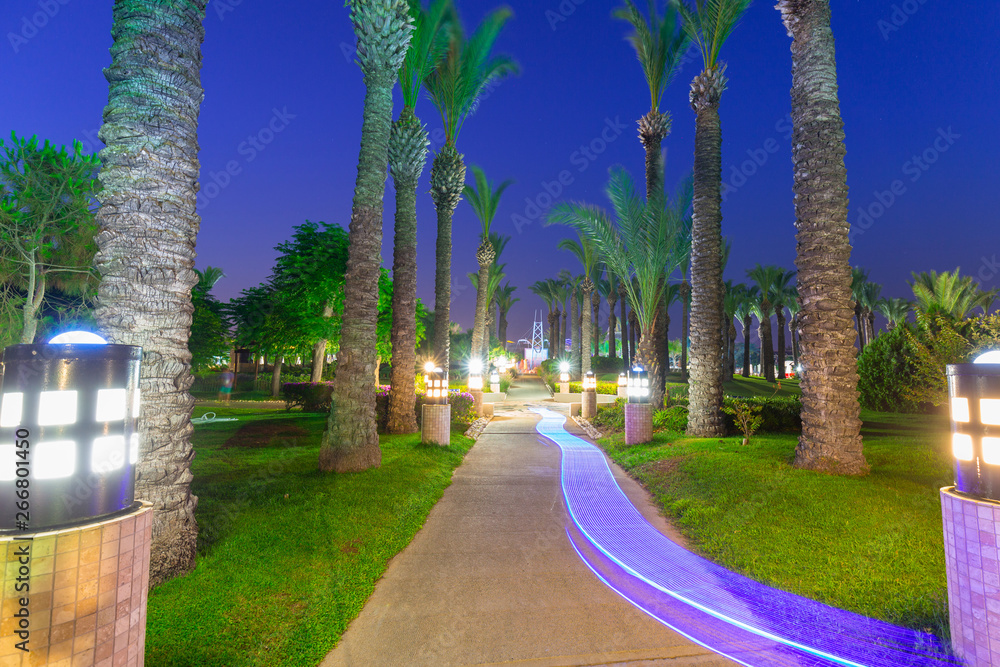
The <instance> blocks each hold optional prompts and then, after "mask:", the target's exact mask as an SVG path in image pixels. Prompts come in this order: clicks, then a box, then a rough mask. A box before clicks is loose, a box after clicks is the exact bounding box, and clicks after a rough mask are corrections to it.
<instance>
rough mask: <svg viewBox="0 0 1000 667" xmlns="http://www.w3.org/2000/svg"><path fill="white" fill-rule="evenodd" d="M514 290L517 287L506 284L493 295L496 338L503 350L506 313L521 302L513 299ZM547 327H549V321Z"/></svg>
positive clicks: (505, 347)
mask: <svg viewBox="0 0 1000 667" xmlns="http://www.w3.org/2000/svg"><path fill="white" fill-rule="evenodd" d="M516 289H517V287H515V286H513V285H511V284H510V283H509V282H508V283H505V284H504V285H503V287H500V288H499V289H498V290H497V291H496V294H495V295H494V301H495V302H496V304H497V338H498V339H499V340H500V345H502V346H503V348H504V349H505V350H506V349H507V313H509V312H510V309H511V308H512V307H513V306H514V304H515V303H517V302H518V301H520V300H521V299H519V298H515V297H514V291H515V290H516ZM549 326H550V327H551V321H550V323H549ZM550 331H551V329H550Z"/></svg>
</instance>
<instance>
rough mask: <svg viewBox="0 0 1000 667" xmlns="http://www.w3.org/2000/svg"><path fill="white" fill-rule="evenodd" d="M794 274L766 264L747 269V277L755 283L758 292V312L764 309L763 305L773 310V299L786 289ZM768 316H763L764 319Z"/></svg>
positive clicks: (768, 314) (767, 314) (766, 314)
mask: <svg viewBox="0 0 1000 667" xmlns="http://www.w3.org/2000/svg"><path fill="white" fill-rule="evenodd" d="M794 274H795V272H794V271H785V270H784V269H783V268H781V267H780V266H776V265H774V264H768V265H767V266H762V265H760V264H758V265H757V266H755V267H754V268H752V269H749V270H748V271H747V277H748V278H749V279H750V280H752V281H754V282H755V283H757V289H758V290H759V291H760V299H759V302H758V310H760V308H763V307H765V305H766V306H767V307H768V308H769V309H770V308H773V307H774V304H775V298H776V297H778V296H779V295H780V293H781V291H782V289H783V288H784V287H787V285H788V282H789V281H790V280H791V276H792V275H794ZM769 316H770V313H765V314H764V317H769Z"/></svg>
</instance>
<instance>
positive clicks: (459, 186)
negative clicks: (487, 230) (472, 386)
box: [424, 7, 517, 372]
mask: <svg viewBox="0 0 1000 667" xmlns="http://www.w3.org/2000/svg"><path fill="white" fill-rule="evenodd" d="M511 16H512V13H511V11H510V9H507V8H506V7H503V8H500V9H496V10H494V11H492V12H490V14H489V15H487V16H486V18H485V19H483V22H482V23H481V24H480V25H479V27H478V28H476V30H475V32H474V33H473V34H472V36H471V37H469V38H466V36H465V33H464V31H463V30H462V26H461V23H460V22H459V21H458V20H457V18H456V19H455V21H454V22H453V23H452V25H451V29H450V31H449V32H450V36H449V40H448V46H447V48H446V50H445V53H444V56H443V58H442V59H441V62H439V63H438V66H437V67H436V68H435V69H434V70H433V71H432V72H431V73H430V76H428V77H427V80H426V81H425V83H424V85H425V86H426V88H427V92H428V93H429V95H430V98H431V101H432V102H433V103H434V106H435V107H437V110H438V112H439V113H440V114H441V123H442V125H443V126H444V136H445V143H444V145H443V146H442V147H441V150H439V151H438V153H437V155H436V156H434V163H433V165H432V166H431V198H432V199H433V200H434V207H435V208H436V209H437V223H438V224H437V246H436V253H435V255H436V256H435V261H436V268H435V271H434V318H435V326H434V354H435V355H436V356H437V359H438V363H439V364H440V365H441V367H442V368H443V369H444V371H445V372H447V371H448V363H449V358H450V347H451V334H450V329H451V218H452V215H453V214H454V212H455V207H456V206H458V202H460V201H461V200H462V192H463V191H464V189H465V162H464V161H463V156H462V154H461V153H459V152H458V148H457V146H456V142H457V141H458V135H459V133H460V132H461V130H462V125H463V124H464V123H465V120H466V118H468V116H469V114H471V113H472V111H473V110H474V109H475V108H476V106H477V104H478V102H479V99H480V96H481V95H482V93H483V90H484V89H485V88H486V86H487V85H488V84H489V83H490V82H492V81H494V80H495V79H498V78H501V77H504V76H507V75H508V74H513V73H515V72H516V71H517V65H516V64H515V63H514V61H513V60H511V59H510V58H508V57H507V56H496V55H492V54H491V51H492V50H493V46H494V44H495V43H496V40H497V36H498V35H499V34H500V31H501V30H502V29H503V27H504V25H505V24H506V23H507V21H508V20H509V19H510V18H511Z"/></svg>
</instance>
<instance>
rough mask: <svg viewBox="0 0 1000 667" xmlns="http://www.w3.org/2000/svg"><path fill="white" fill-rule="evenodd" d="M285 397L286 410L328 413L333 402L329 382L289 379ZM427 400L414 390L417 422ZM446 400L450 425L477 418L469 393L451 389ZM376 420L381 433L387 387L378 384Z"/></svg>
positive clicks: (465, 423) (385, 416) (386, 415)
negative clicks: (290, 380)
mask: <svg viewBox="0 0 1000 667" xmlns="http://www.w3.org/2000/svg"><path fill="white" fill-rule="evenodd" d="M281 390H282V393H283V394H284V397H285V409H286V410H291V409H292V408H293V407H301V408H302V410H303V411H304V412H329V410H330V405H331V403H332V402H333V383H332V382H288V383H286V384H283V385H282V386H281ZM426 402H427V395H426V394H425V393H423V392H417V403H416V416H417V424H419V423H420V417H421V414H422V413H423V410H422V406H423V405H424V403H426ZM448 403H449V404H450V405H451V421H452V423H453V424H457V425H461V426H468V425H470V424H472V422H474V421H476V411H475V409H474V402H473V398H472V394H469V393H466V392H462V391H457V390H452V391H449V392H448ZM375 420H376V423H377V424H378V430H379V432H380V433H383V432H385V428H386V425H387V424H388V421H389V387H388V386H380V387H377V389H376V392H375Z"/></svg>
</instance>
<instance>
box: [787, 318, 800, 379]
mask: <svg viewBox="0 0 1000 667" xmlns="http://www.w3.org/2000/svg"><path fill="white" fill-rule="evenodd" d="M798 328H799V314H798V313H793V314H792V319H791V320H790V321H789V322H788V333H789V334H791V336H792V367H793V368H794V369H795V374H796V375H798V374H799V336H798Z"/></svg>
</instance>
